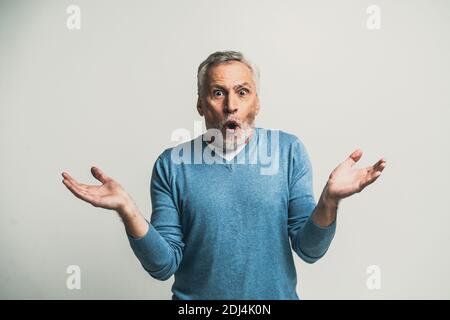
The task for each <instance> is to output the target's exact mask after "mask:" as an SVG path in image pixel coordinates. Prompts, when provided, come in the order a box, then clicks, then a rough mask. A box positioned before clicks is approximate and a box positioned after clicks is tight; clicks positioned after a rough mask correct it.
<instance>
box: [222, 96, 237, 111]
mask: <svg viewBox="0 0 450 320" xmlns="http://www.w3.org/2000/svg"><path fill="white" fill-rule="evenodd" d="M238 109H239V100H238V97H237V95H236V94H235V93H234V92H231V93H230V94H228V96H227V99H226V101H225V112H226V113H235V112H236V111H237V110H238Z"/></svg>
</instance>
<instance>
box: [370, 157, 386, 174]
mask: <svg viewBox="0 0 450 320" xmlns="http://www.w3.org/2000/svg"><path fill="white" fill-rule="evenodd" d="M384 168H386V160H385V159H384V158H381V159H380V160H378V161H377V162H376V163H375V164H374V165H373V166H371V167H367V168H366V169H367V172H368V173H369V174H370V175H373V174H374V173H376V172H378V171H380V172H381V171H383V170H384Z"/></svg>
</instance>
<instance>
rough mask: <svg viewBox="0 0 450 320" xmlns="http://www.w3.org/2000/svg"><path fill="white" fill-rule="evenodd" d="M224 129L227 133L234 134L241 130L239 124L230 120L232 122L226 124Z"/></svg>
mask: <svg viewBox="0 0 450 320" xmlns="http://www.w3.org/2000/svg"><path fill="white" fill-rule="evenodd" d="M224 128H225V129H226V130H227V131H230V132H234V131H235V130H237V129H238V128H239V124H238V123H237V122H236V121H234V120H230V121H227V122H225V125H224Z"/></svg>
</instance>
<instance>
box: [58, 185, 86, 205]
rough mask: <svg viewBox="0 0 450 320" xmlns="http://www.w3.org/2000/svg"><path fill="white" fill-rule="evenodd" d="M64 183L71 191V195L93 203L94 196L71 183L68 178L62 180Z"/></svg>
mask: <svg viewBox="0 0 450 320" xmlns="http://www.w3.org/2000/svg"><path fill="white" fill-rule="evenodd" d="M63 183H64V185H65V186H66V187H67V188H68V189H69V190H70V192H72V193H73V195H74V196H75V197H77V198H79V199H81V200H84V201H86V202H89V203H91V204H94V197H93V196H92V195H90V194H88V193H87V192H85V191H84V190H82V189H80V188H79V187H78V186H76V185H73V184H72V183H71V182H70V181H68V180H63Z"/></svg>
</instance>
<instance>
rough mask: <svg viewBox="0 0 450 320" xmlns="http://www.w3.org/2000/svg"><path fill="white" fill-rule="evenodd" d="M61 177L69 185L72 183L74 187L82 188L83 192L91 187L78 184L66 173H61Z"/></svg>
mask: <svg viewBox="0 0 450 320" xmlns="http://www.w3.org/2000/svg"><path fill="white" fill-rule="evenodd" d="M62 176H63V177H64V178H65V179H67V180H69V181H70V183H72V184H73V185H76V186H78V187H80V188H82V189H83V190H88V189H89V188H90V187H91V186H90V185H87V184H84V183H80V182H78V181H77V180H75V179H74V178H72V176H70V175H69V174H68V173H67V172H63V173H62Z"/></svg>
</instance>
